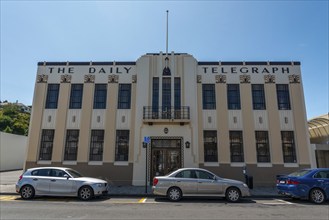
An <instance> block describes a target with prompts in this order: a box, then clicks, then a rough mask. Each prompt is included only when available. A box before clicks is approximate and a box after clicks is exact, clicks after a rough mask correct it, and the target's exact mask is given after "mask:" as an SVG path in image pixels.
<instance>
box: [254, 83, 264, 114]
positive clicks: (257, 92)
mask: <svg viewBox="0 0 329 220" xmlns="http://www.w3.org/2000/svg"><path fill="white" fill-rule="evenodd" d="M251 89H252V106H253V108H254V110H265V109H266V105H265V92H264V85H263V84H253V85H251Z"/></svg>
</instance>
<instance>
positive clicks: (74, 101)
mask: <svg viewBox="0 0 329 220" xmlns="http://www.w3.org/2000/svg"><path fill="white" fill-rule="evenodd" d="M82 93H83V84H72V85H71V97H70V109H80V108H81V105H82Z"/></svg>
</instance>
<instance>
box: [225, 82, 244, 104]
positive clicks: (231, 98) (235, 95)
mask: <svg viewBox="0 0 329 220" xmlns="http://www.w3.org/2000/svg"><path fill="white" fill-rule="evenodd" d="M227 104H228V109H231V110H233V109H241V103H240V86H239V84H227Z"/></svg>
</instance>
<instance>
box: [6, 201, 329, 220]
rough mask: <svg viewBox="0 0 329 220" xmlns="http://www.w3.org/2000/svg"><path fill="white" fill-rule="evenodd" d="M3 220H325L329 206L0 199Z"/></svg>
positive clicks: (276, 202)
mask: <svg viewBox="0 0 329 220" xmlns="http://www.w3.org/2000/svg"><path fill="white" fill-rule="evenodd" d="M0 205H1V206H0V207H1V210H0V211H1V212H0V217H1V219H35V220H36V219H155V220H162V219H189V220H194V219H255V220H257V219H262V220H263V219H266V220H272V219H285V220H288V219H298V220H303V219H307V220H311V219H324V220H328V218H329V208H328V207H329V203H328V202H327V203H325V204H323V205H315V204H312V203H309V202H307V201H299V200H290V199H286V200H280V199H257V200H251V199H244V200H242V201H241V202H240V203H227V202H226V200H224V199H183V200H182V201H180V202H169V201H168V200H167V199H159V198H137V197H136V198H131V197H130V198H128V197H127V198H122V197H121V198H100V199H94V200H92V201H89V202H83V201H79V200H78V199H76V198H51V197H41V198H36V199H34V200H31V201H24V200H21V199H20V198H19V197H18V196H0Z"/></svg>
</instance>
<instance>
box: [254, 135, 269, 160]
mask: <svg viewBox="0 0 329 220" xmlns="http://www.w3.org/2000/svg"><path fill="white" fill-rule="evenodd" d="M255 136H256V150H257V162H258V163H268V162H270V161H271V159H270V148H269V142H268V132H267V131H255Z"/></svg>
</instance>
